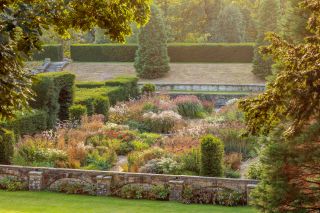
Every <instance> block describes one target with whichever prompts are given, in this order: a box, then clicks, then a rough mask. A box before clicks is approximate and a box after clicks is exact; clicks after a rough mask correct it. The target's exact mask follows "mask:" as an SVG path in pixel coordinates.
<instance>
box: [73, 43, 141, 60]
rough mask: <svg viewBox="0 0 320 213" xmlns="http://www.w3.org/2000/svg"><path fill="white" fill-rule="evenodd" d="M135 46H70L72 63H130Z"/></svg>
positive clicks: (133, 55)
mask: <svg viewBox="0 0 320 213" xmlns="http://www.w3.org/2000/svg"><path fill="white" fill-rule="evenodd" d="M137 47H138V46H137V45H135V44H132V45H131V44H128V45H110V44H77V45H71V47H70V52H71V58H72V60H74V61H86V62H105V61H116V62H132V61H134V57H135V54H136V50H137Z"/></svg>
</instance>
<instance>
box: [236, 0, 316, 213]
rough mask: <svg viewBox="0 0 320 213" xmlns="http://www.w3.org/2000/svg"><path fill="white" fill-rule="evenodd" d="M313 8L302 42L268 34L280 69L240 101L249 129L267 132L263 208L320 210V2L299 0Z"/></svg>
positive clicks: (256, 196)
mask: <svg viewBox="0 0 320 213" xmlns="http://www.w3.org/2000/svg"><path fill="white" fill-rule="evenodd" d="M300 6H301V7H302V9H306V10H309V11H310V16H309V20H308V27H307V29H308V31H309V32H310V35H309V36H307V37H305V40H304V42H302V43H298V44H297V43H291V42H289V41H286V40H284V39H283V38H281V37H280V36H279V35H277V34H275V33H269V35H268V37H267V38H268V41H269V42H270V45H269V46H267V47H264V48H263V49H262V53H263V54H269V55H272V56H273V58H274V60H275V61H276V62H277V63H278V64H280V67H281V69H280V70H279V71H278V73H277V74H276V76H275V79H274V80H272V81H271V82H270V83H268V85H267V89H266V91H265V92H264V93H263V94H261V95H258V96H256V97H252V98H249V99H247V100H243V101H241V102H240V107H241V108H242V109H243V110H244V112H245V115H246V120H247V128H248V132H250V133H253V134H262V135H266V136H267V137H264V138H265V141H264V142H265V143H264V148H263V152H262V156H261V162H262V177H261V181H260V183H259V185H258V187H257V189H256V190H254V193H253V204H254V205H255V206H256V207H258V208H259V209H261V210H262V211H263V212H318V210H319V209H320V203H319V197H320V173H319V169H320V168H319V165H320V150H319V142H320V4H319V0H303V1H300Z"/></svg>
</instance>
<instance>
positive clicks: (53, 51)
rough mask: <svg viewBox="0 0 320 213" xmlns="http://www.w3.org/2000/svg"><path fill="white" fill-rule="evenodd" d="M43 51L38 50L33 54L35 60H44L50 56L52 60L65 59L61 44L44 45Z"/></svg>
mask: <svg viewBox="0 0 320 213" xmlns="http://www.w3.org/2000/svg"><path fill="white" fill-rule="evenodd" d="M42 48H43V50H42V51H37V52H35V53H34V54H33V56H32V59H33V60H34V61H42V60H44V59H45V58H50V59H51V61H62V60H63V47H62V45H60V44H52V45H43V46H42Z"/></svg>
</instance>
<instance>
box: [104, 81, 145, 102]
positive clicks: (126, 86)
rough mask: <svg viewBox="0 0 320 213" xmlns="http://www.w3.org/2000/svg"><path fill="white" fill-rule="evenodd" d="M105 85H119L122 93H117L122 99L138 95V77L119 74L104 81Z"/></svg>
mask: <svg viewBox="0 0 320 213" xmlns="http://www.w3.org/2000/svg"><path fill="white" fill-rule="evenodd" d="M105 85H106V86H109V87H114V86H115V87H120V90H121V93H122V94H119V95H121V97H122V98H123V99H124V100H128V99H129V98H136V97H137V96H138V95H139V88H138V78H136V77H130V76H119V77H117V78H115V79H112V80H108V81H106V82H105ZM119 92H120V91H119Z"/></svg>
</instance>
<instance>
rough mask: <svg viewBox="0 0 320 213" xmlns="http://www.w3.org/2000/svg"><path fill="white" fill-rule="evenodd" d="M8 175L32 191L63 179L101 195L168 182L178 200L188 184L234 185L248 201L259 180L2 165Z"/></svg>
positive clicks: (204, 186) (171, 196)
mask: <svg viewBox="0 0 320 213" xmlns="http://www.w3.org/2000/svg"><path fill="white" fill-rule="evenodd" d="M8 176H9V177H15V178H17V179H19V180H21V181H23V182H24V183H25V184H26V185H27V186H28V188H29V190H32V191H40V190H50V189H51V188H54V186H56V185H59V184H61V183H64V184H65V183H67V184H68V183H69V184H71V183H76V182H79V183H87V184H91V185H94V186H95V187H96V192H95V194H96V195H99V196H108V195H110V194H112V189H121V188H122V187H123V186H125V185H128V184H140V185H144V186H146V185H147V186H154V185H167V186H169V189H170V194H169V199H170V200H175V201H181V200H182V194H183V190H184V188H185V187H188V188H191V189H196V190H197V189H199V190H201V189H208V188H214V189H218V188H219V189H220V188H223V189H232V190H236V191H238V192H241V193H243V194H244V195H245V196H246V199H247V201H248V199H249V197H248V194H249V193H250V190H251V189H252V188H253V187H254V186H255V185H256V184H257V183H258V181H256V180H246V179H230V178H214V177H199V176H176V175H158V174H142V173H122V172H111V171H89V170H76V169H56V168H39V167H23V166H7V165H0V179H1V178H4V177H8Z"/></svg>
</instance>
